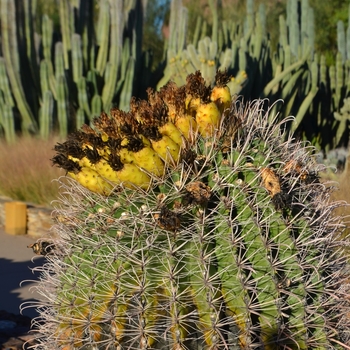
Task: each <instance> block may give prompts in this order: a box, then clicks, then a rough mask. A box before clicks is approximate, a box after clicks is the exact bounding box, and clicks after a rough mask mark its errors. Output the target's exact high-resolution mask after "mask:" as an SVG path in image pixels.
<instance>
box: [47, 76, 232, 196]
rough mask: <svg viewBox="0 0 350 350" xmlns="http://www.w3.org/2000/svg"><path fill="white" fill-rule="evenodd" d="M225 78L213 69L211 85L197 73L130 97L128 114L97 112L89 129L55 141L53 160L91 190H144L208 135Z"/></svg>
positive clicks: (225, 103) (222, 99)
mask: <svg viewBox="0 0 350 350" xmlns="http://www.w3.org/2000/svg"><path fill="white" fill-rule="evenodd" d="M228 81H229V77H227V75H226V74H225V73H221V72H218V73H217V75H216V85H215V86H214V87H213V88H211V87H209V86H206V84H205V81H204V79H203V77H202V76H201V74H200V72H199V71H198V72H196V73H194V74H191V75H189V76H188V77H187V82H186V85H184V86H181V87H178V86H176V85H175V84H174V83H173V82H169V83H168V84H167V85H166V86H164V87H163V88H162V89H161V90H160V91H159V92H154V91H152V90H151V89H149V90H148V91H147V93H148V100H147V101H146V100H140V101H138V100H136V99H135V98H133V99H132V100H131V102H130V111H129V112H123V111H121V110H119V109H112V110H111V112H110V116H107V114H105V113H102V114H101V115H100V116H99V117H98V118H95V119H94V121H93V127H90V126H87V125H84V126H83V127H82V128H81V130H79V131H78V132H76V133H74V134H72V135H70V136H69V138H68V140H67V141H65V142H64V143H62V144H57V145H56V146H55V150H56V152H57V154H56V156H55V157H54V158H53V159H52V160H53V163H54V164H56V165H58V166H59V167H61V168H63V169H65V170H66V171H67V173H68V174H69V175H70V176H71V177H73V178H74V179H76V180H77V181H78V182H79V183H80V184H82V185H83V186H84V187H86V188H88V189H89V190H91V191H93V192H97V193H101V194H104V195H108V194H109V193H110V192H111V191H112V190H113V189H114V188H115V186H117V185H123V186H124V187H128V188H133V187H135V186H136V187H139V188H143V189H147V188H148V187H149V185H150V183H151V180H152V178H155V177H161V176H162V175H164V171H165V168H166V165H175V164H176V163H177V162H178V161H179V160H180V159H181V154H182V152H183V150H184V148H185V147H186V145H188V144H192V143H193V142H195V141H196V139H197V136H198V135H201V136H202V137H204V138H208V137H211V136H213V135H214V133H215V132H216V130H217V129H218V128H219V123H220V119H221V116H222V114H223V112H224V110H225V109H227V108H228V107H229V106H230V103H231V94H230V90H229V88H228V87H227V85H226V84H227V82H228Z"/></svg>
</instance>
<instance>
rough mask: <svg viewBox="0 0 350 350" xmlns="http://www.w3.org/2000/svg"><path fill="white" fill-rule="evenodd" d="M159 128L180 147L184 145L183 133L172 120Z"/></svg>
mask: <svg viewBox="0 0 350 350" xmlns="http://www.w3.org/2000/svg"><path fill="white" fill-rule="evenodd" d="M158 130H159V132H160V133H161V134H162V135H166V136H169V137H170V138H171V139H172V140H173V141H174V142H176V143H177V144H178V145H179V146H180V147H181V146H182V141H183V140H182V133H181V131H180V130H179V129H178V128H177V127H176V126H175V125H174V124H173V123H172V122H170V121H168V122H167V123H165V124H163V125H162V126H160V127H159V128H158Z"/></svg>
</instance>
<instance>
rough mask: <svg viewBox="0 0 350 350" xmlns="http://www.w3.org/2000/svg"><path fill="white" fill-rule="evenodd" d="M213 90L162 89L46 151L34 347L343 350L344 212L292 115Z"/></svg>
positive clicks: (190, 83) (195, 80)
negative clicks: (46, 216) (48, 162)
mask: <svg viewBox="0 0 350 350" xmlns="http://www.w3.org/2000/svg"><path fill="white" fill-rule="evenodd" d="M226 82H227V80H226V78H225V75H224V74H221V73H218V74H217V76H216V85H215V86H214V87H210V86H207V85H206V84H205V82H204V79H203V78H202V77H201V74H200V73H199V72H196V73H195V74H191V75H189V76H188V78H187V83H186V85H185V86H181V87H178V86H176V85H175V84H174V83H172V82H169V83H168V84H167V85H166V86H164V87H163V88H162V89H161V90H160V91H159V92H154V91H151V90H149V91H148V100H147V101H138V100H135V99H133V100H131V103H130V111H129V112H123V111H120V110H118V109H113V110H111V112H110V115H107V114H102V115H101V116H100V117H98V118H96V119H95V120H94V122H93V125H92V126H87V125H85V126H83V127H82V129H81V130H80V131H78V132H76V133H74V134H72V135H71V136H70V137H69V138H68V139H67V141H65V142H64V143H61V144H57V145H56V147H55V149H56V152H57V153H56V155H55V157H54V158H53V162H54V163H55V164H56V165H58V166H60V167H62V168H64V169H65V170H66V171H67V173H68V175H71V178H70V177H65V178H64V180H63V181H61V185H62V189H63V191H62V197H61V198H60V199H59V201H58V204H57V205H56V219H57V223H56V225H55V226H54V227H53V238H52V244H53V248H52V249H50V250H49V254H47V263H46V264H45V265H44V267H43V269H42V275H41V280H40V282H39V283H38V286H37V288H38V290H39V292H40V293H41V294H42V296H43V300H42V301H41V303H40V305H39V306H37V308H38V310H39V312H40V319H39V321H40V322H37V324H36V326H35V327H34V328H36V331H37V333H36V334H37V348H38V349H55V350H56V349H65V350H68V349H84V350H90V349H91V350H92V349H174V350H175V349H176V350H180V349H191V350H192V349H196V350H197V349H343V348H349V346H348V345H347V344H350V332H349V331H350V321H349V316H350V310H349V300H350V299H349V295H348V292H349V288H350V285H349V277H350V273H349V269H348V267H347V256H346V250H345V248H344V247H346V246H347V242H348V241H347V239H346V238H344V237H342V232H343V230H344V224H343V223H342V222H343V221H342V220H341V218H339V217H336V216H334V215H333V213H332V212H333V209H334V208H336V207H339V206H340V205H342V204H341V203H337V202H335V203H334V202H332V201H331V200H330V189H329V188H327V187H326V186H325V185H324V184H322V183H321V182H320V181H319V175H318V174H319V171H321V170H322V166H321V165H319V164H317V163H316V162H315V161H314V159H313V157H312V152H313V149H312V148H311V147H310V146H308V145H307V144H306V143H303V142H300V141H295V140H293V139H292V138H291V137H290V136H289V137H286V135H285V128H286V125H287V124H288V123H290V122H291V120H292V118H289V119H287V120H284V121H282V122H277V121H273V116H271V115H270V113H271V112H270V109H269V108H266V103H267V101H262V100H257V101H253V102H249V103H244V102H243V101H242V100H241V99H239V98H233V100H232V101H231V97H230V93H229V91H228V89H227V87H226ZM271 120H272V122H271ZM276 120H277V118H276Z"/></svg>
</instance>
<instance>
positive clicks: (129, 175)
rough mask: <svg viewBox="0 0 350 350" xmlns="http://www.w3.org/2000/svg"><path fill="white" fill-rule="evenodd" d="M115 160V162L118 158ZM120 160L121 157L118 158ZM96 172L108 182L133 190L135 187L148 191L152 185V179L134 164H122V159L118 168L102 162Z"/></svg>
mask: <svg viewBox="0 0 350 350" xmlns="http://www.w3.org/2000/svg"><path fill="white" fill-rule="evenodd" d="M111 158H113V162H115V159H116V156H114V157H111ZM118 158H119V157H118ZM95 167H96V171H97V172H98V174H99V175H101V176H102V177H103V178H105V179H106V180H108V181H110V182H112V183H115V184H116V185H121V184H123V186H124V187H127V188H133V187H135V186H137V187H141V188H144V189H147V188H148V186H149V184H150V181H151V179H150V177H149V176H148V175H147V174H146V173H145V172H143V171H142V170H141V169H139V168H138V167H137V166H136V165H134V164H128V163H126V164H122V163H121V161H120V158H119V159H118V161H117V167H115V169H113V166H111V165H110V164H109V161H106V160H101V161H100V162H99V163H97V164H96V165H95Z"/></svg>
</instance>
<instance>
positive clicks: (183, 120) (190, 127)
mask: <svg viewBox="0 0 350 350" xmlns="http://www.w3.org/2000/svg"><path fill="white" fill-rule="evenodd" d="M175 126H176V127H177V128H178V129H179V130H180V131H181V134H182V136H183V137H184V138H185V139H186V140H190V141H191V140H192V137H191V136H192V135H193V134H194V133H195V132H196V130H197V122H196V121H195V119H194V118H193V117H192V116H191V115H190V114H184V115H183V116H179V117H178V118H177V119H176V120H175Z"/></svg>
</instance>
